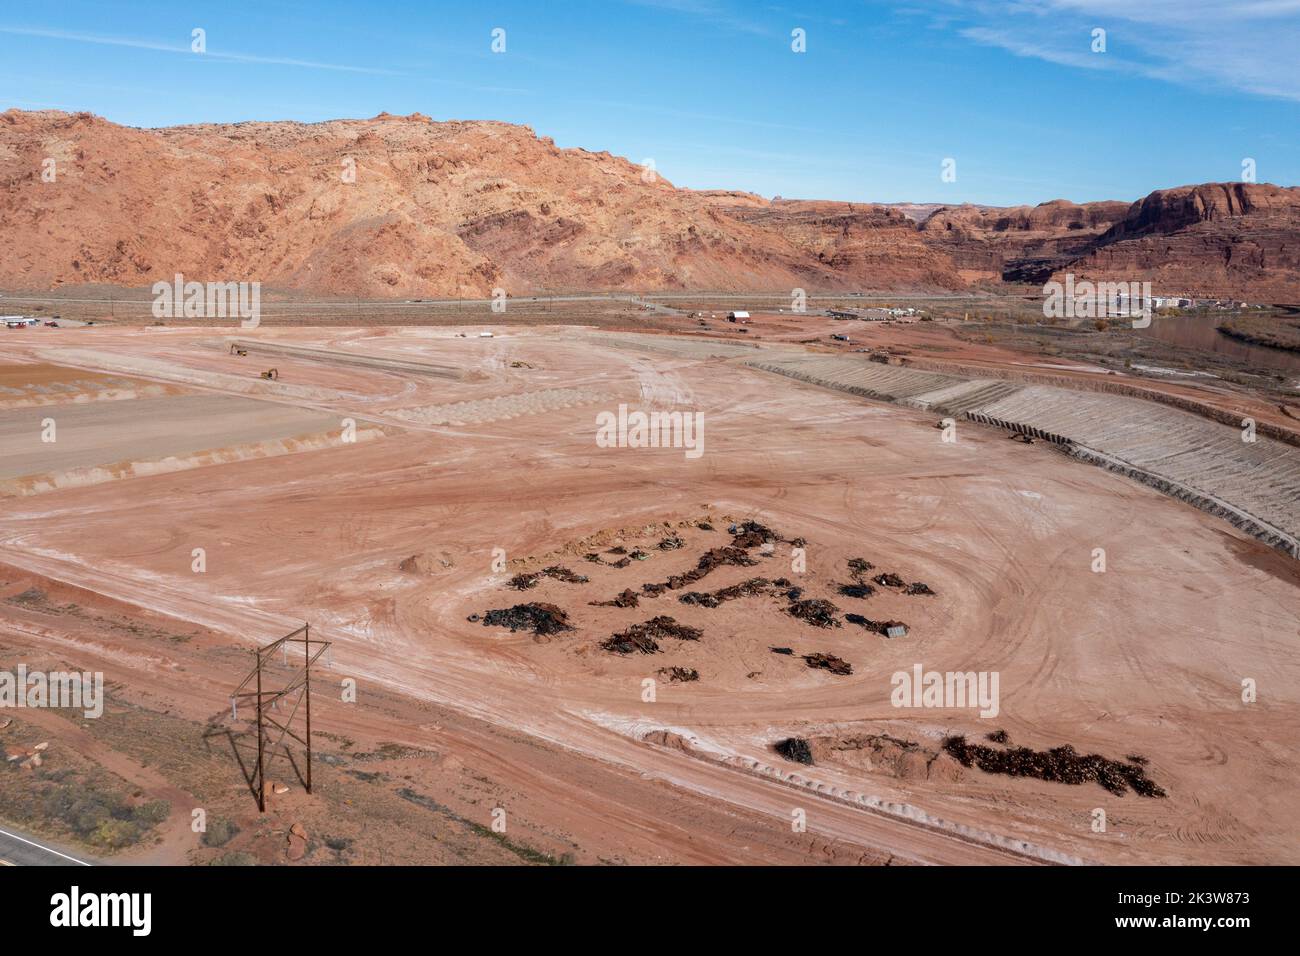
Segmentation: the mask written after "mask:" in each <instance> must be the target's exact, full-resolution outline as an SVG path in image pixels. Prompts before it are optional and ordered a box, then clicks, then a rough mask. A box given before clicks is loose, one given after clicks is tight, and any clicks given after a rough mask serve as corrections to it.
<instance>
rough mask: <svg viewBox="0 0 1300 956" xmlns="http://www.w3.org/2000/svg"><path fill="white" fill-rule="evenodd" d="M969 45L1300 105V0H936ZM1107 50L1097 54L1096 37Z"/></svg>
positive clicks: (938, 10) (936, 11) (938, 9)
mask: <svg viewBox="0 0 1300 956" xmlns="http://www.w3.org/2000/svg"><path fill="white" fill-rule="evenodd" d="M929 12H931V13H932V14H937V15H940V16H941V17H942V22H943V24H944V25H951V26H955V27H956V28H957V30H958V32H959V33H960V34H961V35H962V36H964V37H966V38H967V39H970V40H973V41H975V42H977V43H981V44H984V45H986V46H994V47H998V48H1000V49H1004V50H1007V51H1009V52H1011V53H1014V54H1015V55H1017V56H1026V57H1035V58H1037V59H1041V60H1047V61H1049V62H1052V63H1058V64H1061V65H1064V66H1071V67H1079V68H1097V69H1115V70H1124V71H1128V72H1132V73H1136V74H1140V75H1143V76H1148V77H1153V78H1156V79H1160V80H1165V81H1168V82H1172V83H1179V84H1182V85H1185V86H1194V87H1199V88H1220V89H1231V90H1236V91H1238V92H1245V93H1251V94H1256V95H1261V96H1271V97H1280V98H1283V99H1288V100H1298V101H1300V69H1297V68H1296V63H1297V62H1298V61H1300V0H1242V2H1236V3H1225V2H1222V0H1033V2H1029V0H1008V2H1002V3H995V2H992V0H939V2H938V3H935V4H934V5H933V6H932V7H931V8H930V9H929ZM1096 27H1101V28H1103V29H1105V30H1106V34H1107V36H1106V40H1107V52H1105V53H1093V52H1091V46H1090V44H1091V39H1092V30H1093V29H1094V28H1096Z"/></svg>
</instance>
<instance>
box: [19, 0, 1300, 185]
mask: <svg viewBox="0 0 1300 956" xmlns="http://www.w3.org/2000/svg"><path fill="white" fill-rule="evenodd" d="M1135 11H1136V12H1135ZM194 28H202V29H203V30H204V31H206V43H207V52H206V53H205V54H202V55H200V54H196V53H193V52H191V50H190V46H191V36H192V30H193V29H194ZM494 28H501V29H503V30H505V45H506V49H505V52H504V53H499V54H498V53H493V52H492V51H491V43H492V30H493V29H494ZM796 28H798V29H802V30H804V31H805V33H806V38H807V39H806V46H807V50H806V52H804V53H795V52H793V51H792V49H791V43H792V38H791V31H792V30H794V29H796ZM1098 28H1100V29H1104V30H1105V31H1106V34H1105V39H1106V50H1105V52H1103V53H1094V52H1093V51H1092V49H1091V47H1092V45H1093V43H1094V39H1093V31H1094V29H1098ZM1298 62H1300V0H1239V2H1235V3H1232V2H1218V3H1211V2H1205V0H1033V2H1029V0H1008V2H992V0H916V2H910V3H909V2H902V3H892V2H869V0H860V2H853V3H850V2H838V0H818V2H817V3H811V4H807V5H806V6H805V5H804V3H803V0H792V5H791V6H783V5H779V4H769V3H765V2H762V0H755V2H748V3H742V2H734V0H622V2H620V0H605V2H595V0H574V2H561V0H548V2H544V0H533V2H520V3H491V2H483V3H464V2H459V3H439V2H423V3H418V2H401V0H394V2H387V3H383V4H380V3H368V2H361V3H357V2H351V3H339V2H334V0H313V2H300V0H287V2H273V0H263V2H259V3H247V2H243V0H227V2H224V3H214V4H207V3H191V4H182V3H173V2H130V3H128V2H120V0H95V2H57V0H50V2H42V3H30V4H18V3H9V4H6V5H5V6H4V7H3V8H0V108H8V107H19V108H22V109H63V110H89V111H91V112H94V113H97V114H100V115H102V116H105V117H107V118H108V119H110V120H113V121H114V122H118V123H123V124H127V125H131V126H163V125H172V124H178V123H199V122H231V121H238V120H276V119H294V120H301V121H306V122H312V121H318V120H323V119H332V118H337V117H367V116H373V115H374V114H376V113H378V112H381V111H385V110H386V111H388V112H390V113H411V112H421V113H426V114H428V115H430V116H432V117H433V118H434V119H498V120H505V121H508V122H515V123H526V124H528V125H529V126H531V127H533V129H535V130H536V131H537V132H538V133H539V134H540V135H545V136H551V137H553V138H554V139H555V140H556V142H557V143H558V144H559V145H560V146H565V147H569V146H583V147H586V148H588V149H593V150H602V149H607V150H609V151H610V152H613V153H616V154H619V155H622V156H627V157H628V158H629V159H631V160H633V161H634V162H642V161H644V160H647V159H651V160H653V161H654V164H655V166H656V168H657V169H658V171H659V172H660V173H661V174H663V175H664V176H666V177H667V178H668V179H670V180H671V181H673V182H674V183H676V184H677V185H679V186H690V187H693V188H733V189H744V190H751V191H753V192H757V193H760V194H762V195H765V196H772V195H783V196H786V197H800V198H823V199H843V200H854V201H888V202H901V201H916V202H981V203H993V204H998V205H1010V204H1017V203H1036V202H1042V201H1045V200H1048V199H1055V198H1067V199H1072V200H1075V201H1088V200H1096V199H1134V198H1137V197H1138V196H1141V195H1145V194H1146V193H1147V192H1149V191H1151V190H1152V189H1156V188H1160V187H1162V186H1175V185H1182V184H1186V183H1193V182H1206V181H1223V180H1235V179H1239V178H1240V176H1241V165H1242V160H1243V159H1244V158H1247V157H1249V158H1252V159H1254V160H1255V161H1256V168H1257V171H1258V178H1259V180H1260V181H1261V182H1274V183H1278V184H1280V185H1287V186H1290V185H1296V184H1297V183H1300V68H1298V67H1297V63H1298ZM946 158H952V159H954V160H955V161H956V167H955V168H956V180H955V181H954V182H944V181H943V180H942V178H941V175H940V174H941V169H942V164H943V161H944V160H945V159H946Z"/></svg>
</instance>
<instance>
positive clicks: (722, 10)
mask: <svg viewBox="0 0 1300 956" xmlns="http://www.w3.org/2000/svg"><path fill="white" fill-rule="evenodd" d="M626 2H627V3H628V4H629V5H630V6H634V7H650V8H652V9H655V10H662V11H665V12H667V13H676V14H681V15H684V16H691V17H695V18H696V19H699V20H703V21H705V22H707V23H711V24H714V25H715V26H720V27H724V28H726V29H728V30H735V31H738V32H740V33H752V34H755V35H756V36H773V35H774V31H773V30H772V29H770V28H769V27H767V26H766V25H765V24H762V23H759V22H758V21H757V20H755V19H753V18H752V17H751V16H746V15H743V14H741V13H740V12H738V11H737V10H733V9H731V8H730V7H728V6H725V5H723V4H721V3H713V2H710V0H626Z"/></svg>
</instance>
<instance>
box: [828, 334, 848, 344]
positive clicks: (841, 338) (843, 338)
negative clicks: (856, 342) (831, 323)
mask: <svg viewBox="0 0 1300 956" xmlns="http://www.w3.org/2000/svg"><path fill="white" fill-rule="evenodd" d="M831 338H833V339H834V340H835V341H836V342H847V341H848V340H849V337H848V336H847V335H840V334H839V333H838V332H836V333H835V334H834V335H832V336H831Z"/></svg>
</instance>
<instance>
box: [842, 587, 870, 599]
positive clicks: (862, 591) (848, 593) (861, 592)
mask: <svg viewBox="0 0 1300 956" xmlns="http://www.w3.org/2000/svg"><path fill="white" fill-rule="evenodd" d="M839 590H840V594H842V595H843V596H844V597H851V598H869V597H871V595H873V594H875V593H876V589H875V588H873V587H872V586H871V585H870V584H841V585H840V589H839Z"/></svg>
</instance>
